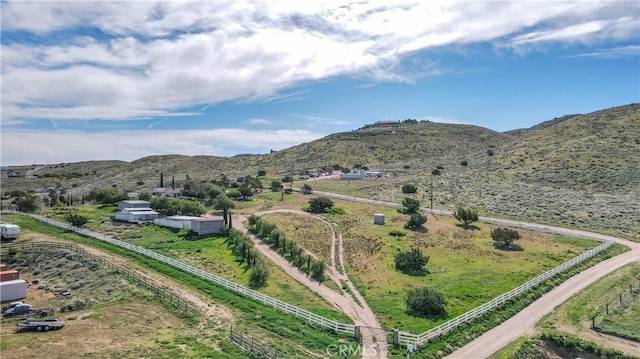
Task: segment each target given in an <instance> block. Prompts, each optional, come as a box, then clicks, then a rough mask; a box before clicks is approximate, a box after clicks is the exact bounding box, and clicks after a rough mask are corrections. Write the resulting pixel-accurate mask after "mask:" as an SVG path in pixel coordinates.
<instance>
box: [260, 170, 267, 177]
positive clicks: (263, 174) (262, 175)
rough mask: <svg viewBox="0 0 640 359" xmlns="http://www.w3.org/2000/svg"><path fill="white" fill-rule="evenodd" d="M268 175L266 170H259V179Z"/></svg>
mask: <svg viewBox="0 0 640 359" xmlns="http://www.w3.org/2000/svg"><path fill="white" fill-rule="evenodd" d="M266 175H267V171H265V170H258V177H264V176H266Z"/></svg>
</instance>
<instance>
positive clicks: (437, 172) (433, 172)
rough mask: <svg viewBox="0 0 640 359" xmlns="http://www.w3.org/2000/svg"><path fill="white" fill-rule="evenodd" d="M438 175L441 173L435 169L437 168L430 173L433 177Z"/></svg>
mask: <svg viewBox="0 0 640 359" xmlns="http://www.w3.org/2000/svg"><path fill="white" fill-rule="evenodd" d="M440 173H441V172H440V170H439V169H437V168H436V169H435V170H433V171H431V174H432V175H434V176H439V175H440Z"/></svg>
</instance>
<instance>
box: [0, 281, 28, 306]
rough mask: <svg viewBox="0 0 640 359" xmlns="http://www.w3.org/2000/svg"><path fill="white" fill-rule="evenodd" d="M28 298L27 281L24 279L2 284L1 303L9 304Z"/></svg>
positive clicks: (0, 287)
mask: <svg viewBox="0 0 640 359" xmlns="http://www.w3.org/2000/svg"><path fill="white" fill-rule="evenodd" d="M26 297H27V281H26V280H24V279H15V280H8V281H6V282H0V301H2V302H9V301H13V300H16V299H22V298H26Z"/></svg>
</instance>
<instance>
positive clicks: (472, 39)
mask: <svg viewBox="0 0 640 359" xmlns="http://www.w3.org/2000/svg"><path fill="white" fill-rule="evenodd" d="M390 3H391V4H392V5H389V4H390ZM0 6H1V12H2V15H1V16H2V18H1V20H2V35H1V36H2V52H1V57H2V58H1V60H2V65H1V71H2V78H1V81H2V93H1V95H2V98H1V106H2V108H1V111H2V113H1V115H2V138H1V139H2V148H1V149H2V156H1V158H2V163H3V164H4V165H12V164H25V163H33V162H38V163H46V162H49V163H58V162H70V161H78V160H90V159H120V160H127V161H130V160H134V159H137V158H140V157H143V156H147V155H151V154H169V153H178V154H186V155H200V154H207V155H219V156H232V155H235V154H239V153H266V152H268V151H269V150H270V149H276V150H277V149H282V148H286V147H289V146H292V145H295V144H298V143H301V142H308V141H312V140H314V139H316V138H320V137H322V136H324V135H327V134H330V133H335V132H340V131H349V130H353V129H356V128H358V127H361V126H363V125H364V124H367V123H373V122H375V121H380V120H403V119H405V118H416V119H430V120H433V121H440V122H453V123H466V124H475V125H480V126H484V127H488V128H491V129H494V130H498V131H505V130H509V129H515V128H522V127H530V126H532V125H535V124H536V123H539V122H542V121H545V120H549V119H551V118H554V117H556V116H562V115H564V114H568V113H587V112H591V111H594V110H598V109H602V108H607V107H612V106H618V105H623V104H628V103H631V102H639V101H640V93H639V92H640V3H639V2H638V1H577V2H561V1H544V2H543V1H513V2H508V1H506V2H504V1H503V2H496V1H487V2H481V1H463V2H454V1H449V0H445V1H433V0H430V1H419V0H415V1H407V2H402V1H368V0H364V1H354V2H349V1H331V0H325V1H284V0H282V1H258V0H256V1H235V0H233V1H222V0H212V1H203V2H187V1H166V2H155V1H131V2H125V1H98V2H90V1H74V2H72V1H57V2H43V1H33V2H29V1H2V2H1V3H0Z"/></svg>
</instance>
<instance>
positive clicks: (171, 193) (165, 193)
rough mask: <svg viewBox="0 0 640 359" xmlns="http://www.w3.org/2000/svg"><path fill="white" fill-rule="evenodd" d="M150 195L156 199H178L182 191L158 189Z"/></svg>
mask: <svg viewBox="0 0 640 359" xmlns="http://www.w3.org/2000/svg"><path fill="white" fill-rule="evenodd" d="M151 195H153V196H156V197H171V198H178V197H182V189H180V188H164V187H159V188H154V189H153V190H151Z"/></svg>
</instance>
